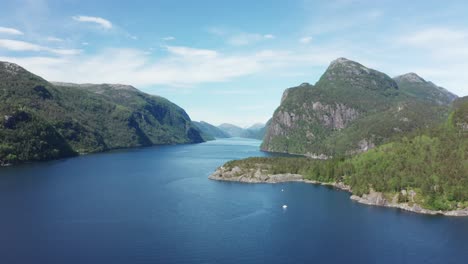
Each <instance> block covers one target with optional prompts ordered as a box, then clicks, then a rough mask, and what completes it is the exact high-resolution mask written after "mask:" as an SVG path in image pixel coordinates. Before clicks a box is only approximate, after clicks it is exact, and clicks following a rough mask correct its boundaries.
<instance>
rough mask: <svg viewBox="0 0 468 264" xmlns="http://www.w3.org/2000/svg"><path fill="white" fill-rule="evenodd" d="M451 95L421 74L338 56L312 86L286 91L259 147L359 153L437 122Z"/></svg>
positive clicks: (314, 152)
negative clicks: (391, 71)
mask: <svg viewBox="0 0 468 264" xmlns="http://www.w3.org/2000/svg"><path fill="white" fill-rule="evenodd" d="M405 76H406V75H405ZM411 76H412V75H411ZM454 98H456V96H455V95H453V94H451V93H449V92H448V91H446V90H445V89H443V88H440V87H437V86H436V85H434V84H432V83H430V82H426V81H424V80H423V79H422V78H420V77H418V78H406V77H405V78H404V77H397V78H396V79H395V80H393V79H392V78H390V77H389V76H387V75H386V74H384V73H381V72H378V71H375V70H372V69H369V68H366V67H364V66H363V65H361V64H359V63H356V62H353V61H349V60H346V59H338V60H336V61H334V62H332V63H331V65H330V67H329V68H328V69H327V71H326V72H325V73H324V74H323V76H322V77H321V78H320V80H319V81H318V82H317V83H316V84H315V85H310V84H308V83H304V84H302V85H300V86H298V87H293V88H289V89H287V90H286V91H285V93H284V95H283V100H282V102H281V105H280V106H279V107H278V109H276V111H275V113H274V115H273V118H272V122H271V125H270V126H269V127H268V129H267V133H266V136H265V138H264V141H263V144H262V149H263V150H266V151H271V152H287V153H295V154H311V155H313V154H316V155H320V154H324V155H326V156H337V155H351V154H355V153H359V152H363V151H366V150H367V149H369V148H372V147H374V146H379V145H382V144H385V143H388V142H391V141H393V140H395V139H398V138H401V137H404V136H407V135H408V134H409V133H413V132H414V131H419V130H425V129H427V128H429V127H434V126H437V125H439V124H440V123H441V122H443V120H445V119H446V117H447V115H448V112H449V108H450V106H449V104H450V102H451V101H452V100H453V99H454Z"/></svg>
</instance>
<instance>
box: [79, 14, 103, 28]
mask: <svg viewBox="0 0 468 264" xmlns="http://www.w3.org/2000/svg"><path fill="white" fill-rule="evenodd" d="M72 18H73V20H75V21H78V22H88V23H95V24H98V25H99V26H101V27H102V28H105V29H110V28H112V23H111V22H110V21H109V20H106V19H104V18H102V17H92V16H74V17H72Z"/></svg>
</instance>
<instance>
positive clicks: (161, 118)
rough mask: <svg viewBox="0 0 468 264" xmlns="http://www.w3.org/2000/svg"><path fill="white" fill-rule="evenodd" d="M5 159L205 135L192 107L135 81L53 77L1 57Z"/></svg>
mask: <svg viewBox="0 0 468 264" xmlns="http://www.w3.org/2000/svg"><path fill="white" fill-rule="evenodd" d="M0 91H2V92H1V93H0V116H1V117H2V118H3V120H2V122H0V164H4V165H5V164H10V163H20V162H24V161H33V160H34V161H37V160H48V159H57V158H63V157H67V156H72V155H77V154H78V153H89V152H98V151H105V150H109V149H114V148H125V147H136V146H149V145H153V144H177V143H198V142H202V141H203V139H202V137H201V136H200V131H199V130H198V129H197V128H195V127H194V125H193V124H192V121H191V120H190V117H189V116H188V115H187V113H186V112H185V111H184V110H183V109H182V108H180V107H179V106H177V105H175V104H174V103H172V102H170V101H169V100H167V99H165V98H162V97H159V96H152V95H149V94H145V93H143V92H141V91H139V90H137V89H136V88H134V87H132V86H129V85H120V84H71V83H50V82H48V81H46V80H44V79H42V78H40V77H39V76H36V75H34V74H32V73H30V72H28V71H27V70H25V69H23V68H22V67H20V66H18V65H16V64H13V63H8V62H0Z"/></svg>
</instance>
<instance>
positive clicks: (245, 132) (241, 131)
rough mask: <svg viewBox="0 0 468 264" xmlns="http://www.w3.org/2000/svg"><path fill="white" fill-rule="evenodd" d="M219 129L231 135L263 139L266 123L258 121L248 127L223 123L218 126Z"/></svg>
mask: <svg viewBox="0 0 468 264" xmlns="http://www.w3.org/2000/svg"><path fill="white" fill-rule="evenodd" d="M218 128H219V129H221V130H222V131H224V132H225V133H226V134H228V135H229V136H230V137H242V138H253V139H260V140H261V139H263V136H264V135H265V125H263V124H260V123H257V124H254V125H253V126H250V127H248V128H241V127H239V126H236V125H232V124H227V123H224V124H221V125H219V126H218Z"/></svg>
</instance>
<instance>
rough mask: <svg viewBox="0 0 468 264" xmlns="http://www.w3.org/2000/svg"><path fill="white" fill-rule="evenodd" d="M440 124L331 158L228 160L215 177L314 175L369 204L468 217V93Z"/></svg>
mask: <svg viewBox="0 0 468 264" xmlns="http://www.w3.org/2000/svg"><path fill="white" fill-rule="evenodd" d="M449 108H450V114H449V115H448V118H446V119H444V120H443V122H441V123H440V124H439V125H437V126H433V127H431V128H428V129H424V130H419V131H414V133H411V134H407V135H406V136H403V137H399V138H396V139H395V140H392V141H391V142H389V143H386V144H383V145H381V146H377V147H376V148H374V149H371V150H369V151H367V152H365V153H360V154H357V155H353V156H346V157H335V158H331V159H327V160H317V159H310V158H306V157H262V158H248V159H244V160H235V161H229V162H227V163H226V164H224V165H223V166H221V167H220V168H218V169H217V170H216V172H215V173H214V174H213V175H211V176H210V179H214V180H227V181H240V182H250V183H255V182H262V183H265V182H284V181H300V180H309V181H310V182H315V183H323V184H326V185H332V186H335V187H337V188H340V189H344V190H347V191H350V192H352V194H353V196H351V199H353V200H356V201H358V202H360V203H364V204H368V205H378V206H387V207H396V208H401V209H403V210H408V211H413V212H417V213H425V214H445V215H450V216H468V163H467V161H468V97H463V98H459V99H456V100H455V101H454V102H453V104H451V105H450V107H449Z"/></svg>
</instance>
